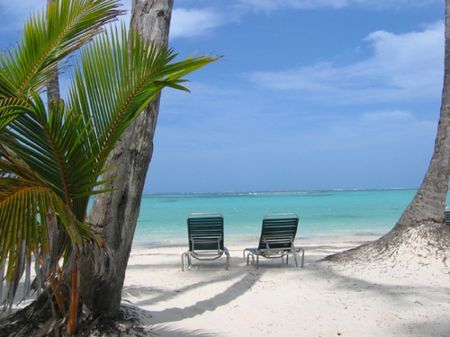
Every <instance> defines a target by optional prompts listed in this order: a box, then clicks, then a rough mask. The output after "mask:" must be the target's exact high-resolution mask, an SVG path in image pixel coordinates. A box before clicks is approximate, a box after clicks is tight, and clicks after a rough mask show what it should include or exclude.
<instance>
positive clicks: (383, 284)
mask: <svg viewBox="0 0 450 337" xmlns="http://www.w3.org/2000/svg"><path fill="white" fill-rule="evenodd" d="M370 239H374V238H373V237H346V238H343V237H340V238H323V239H308V240H300V242H298V244H301V245H302V246H303V247H304V248H305V249H306V256H305V266H304V268H296V267H295V266H294V265H293V264H292V263H291V264H290V265H283V264H281V263H280V261H279V260H264V259H263V260H262V262H261V265H260V269H259V270H256V269H255V267H254V266H246V263H245V261H244V260H243V258H242V249H243V248H245V247H248V246H249V245H248V244H245V243H242V244H239V245H228V248H229V250H230V253H231V268H230V270H228V271H227V270H225V268H224V267H225V264H224V259H221V260H218V261H215V262H210V263H207V262H206V263H205V262H197V263H195V265H194V267H193V268H192V269H191V270H189V271H185V272H182V271H181V268H180V254H181V253H182V252H183V251H184V250H185V249H186V247H181V246H177V247H159V248H148V249H147V248H135V249H133V251H132V254H131V257H130V261H129V265H128V269H127V276H126V280H125V288H124V291H123V304H124V305H134V306H137V307H139V308H140V309H142V310H139V311H138V312H139V315H140V316H141V317H140V319H141V321H143V322H144V326H145V330H148V331H153V332H155V333H158V334H159V335H160V336H224V337H238V336H284V337H290V336H292V337H294V336H295V337H298V336H323V337H325V336H355V337H356V336H368V337H371V336H380V337H381V336H383V337H389V336H429V337H435V336H436V337H437V336H449V335H450V320H449V319H448V318H449V317H450V282H449V281H450V274H449V270H448V268H440V267H438V266H436V265H428V266H427V265H422V266H417V265H411V267H410V268H406V269H402V270H399V269H395V270H393V269H391V270H389V269H384V270H383V269H382V268H373V269H365V270H357V269H355V268H352V269H348V268H345V267H336V266H331V265H329V264H328V263H323V262H320V263H319V262H318V261H319V260H320V259H321V258H322V257H324V256H326V255H328V254H331V253H333V252H337V251H341V250H344V249H348V248H351V247H354V246H356V245H358V244H360V243H362V242H364V241H366V240H370ZM250 246H251V245H250Z"/></svg>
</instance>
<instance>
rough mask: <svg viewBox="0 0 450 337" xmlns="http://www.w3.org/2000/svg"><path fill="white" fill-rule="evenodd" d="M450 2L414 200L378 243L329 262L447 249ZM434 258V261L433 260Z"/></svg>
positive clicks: (435, 253) (438, 253)
mask: <svg viewBox="0 0 450 337" xmlns="http://www.w3.org/2000/svg"><path fill="white" fill-rule="evenodd" d="M449 16H450V0H446V2H445V60H444V86H443V90H442V103H441V111H440V116H439V124H438V129H437V135H436V140H435V145H434V152H433V156H432V159H431V162H430V165H429V168H428V171H427V173H426V175H425V178H424V180H423V182H422V185H421V186H420V188H419V190H418V191H417V193H416V195H415V197H414V199H413V200H412V201H411V203H410V204H409V205H408V207H407V208H406V210H405V211H404V213H403V214H402V216H401V217H400V219H399V221H398V222H397V224H396V225H395V227H394V228H393V229H392V230H391V231H390V232H389V233H387V234H386V235H384V236H383V237H381V238H380V239H379V240H377V241H374V242H371V243H369V244H366V245H363V246H360V247H357V248H355V249H352V250H349V251H346V252H343V253H339V254H336V255H331V256H328V257H326V258H325V259H326V260H330V261H355V260H360V261H362V262H364V263H366V262H367V261H370V260H374V261H380V259H382V258H383V257H386V258H387V257H392V256H393V255H395V254H397V252H398V251H399V249H400V247H402V248H406V249H407V250H408V251H410V252H411V253H413V254H415V255H416V256H419V255H420V256H421V257H426V256H429V257H432V258H436V257H437V258H438V259H442V260H443V262H444V263H445V259H446V258H447V255H446V254H448V252H449V249H450V226H446V225H445V213H444V212H445V205H446V199H447V192H448V180H449V174H450V17H449ZM433 256H434V257H433Z"/></svg>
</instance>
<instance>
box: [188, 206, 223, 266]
mask: <svg viewBox="0 0 450 337" xmlns="http://www.w3.org/2000/svg"><path fill="white" fill-rule="evenodd" d="M187 230H188V240H189V250H187V251H186V252H184V253H183V254H181V270H182V271H184V270H185V266H186V265H187V267H188V268H191V267H192V258H194V259H197V260H207V261H212V260H217V259H218V258H220V257H221V256H222V255H223V254H225V255H226V269H228V268H229V265H230V254H229V252H228V249H227V248H226V247H225V246H224V244H223V241H224V238H223V237H224V231H223V216H222V214H218V213H192V214H190V215H189V217H188V218H187Z"/></svg>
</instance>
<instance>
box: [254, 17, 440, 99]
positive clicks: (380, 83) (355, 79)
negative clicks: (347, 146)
mask: <svg viewBox="0 0 450 337" xmlns="http://www.w3.org/2000/svg"><path fill="white" fill-rule="evenodd" d="M366 41H367V42H368V43H370V44H371V46H372V48H373V54H372V56H370V57H369V58H367V59H365V60H363V61H359V62H356V63H353V64H350V65H344V66H338V65H335V64H333V63H332V62H326V63H317V64H314V65H310V66H305V67H301V68H296V69H288V70H284V71H275V72H264V71H262V72H255V73H252V74H250V75H249V78H250V80H251V81H252V82H254V83H256V84H258V85H259V86H261V87H264V88H269V89H275V90H293V91H296V92H298V93H299V94H300V95H302V94H303V95H305V96H307V97H309V98H311V99H323V98H326V97H328V98H332V99H336V100H337V102H339V103H349V102H350V103H355V102H377V101H392V100H399V99H408V100H429V99H430V98H431V99H434V98H436V97H439V95H440V93H441V88H442V79H443V55H444V25H443V23H442V22H439V23H435V24H433V25H431V26H429V27H427V28H426V29H425V30H424V31H420V32H410V33H406V34H398V35H397V34H393V33H389V32H386V31H377V32H374V33H371V34H370V35H369V36H368V37H367V38H366Z"/></svg>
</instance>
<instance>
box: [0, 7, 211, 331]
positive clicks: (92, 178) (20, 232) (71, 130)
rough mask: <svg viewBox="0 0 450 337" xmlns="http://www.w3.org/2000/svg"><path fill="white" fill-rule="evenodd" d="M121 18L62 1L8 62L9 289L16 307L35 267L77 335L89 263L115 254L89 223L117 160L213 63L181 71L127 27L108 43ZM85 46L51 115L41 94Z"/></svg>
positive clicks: (0, 110)
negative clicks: (86, 259)
mask: <svg viewBox="0 0 450 337" xmlns="http://www.w3.org/2000/svg"><path fill="white" fill-rule="evenodd" d="M120 13H121V11H120V9H119V7H118V3H117V1H115V0H56V1H54V2H51V3H49V4H48V5H47V9H46V11H43V12H42V13H39V14H35V15H33V16H32V17H31V18H30V19H29V20H28V21H27V23H26V25H25V28H24V35H23V38H22V41H21V42H20V43H19V44H18V46H17V47H16V48H15V49H14V50H12V51H9V52H7V53H6V54H4V55H2V56H1V59H0V276H1V279H2V282H0V283H1V284H3V281H5V282H6V284H7V285H8V291H7V303H8V304H9V305H10V306H11V304H12V302H13V300H14V297H15V295H16V291H17V285H18V283H19V280H20V279H21V278H22V276H23V274H25V288H29V285H30V275H31V266H32V264H34V265H35V269H36V274H37V279H36V280H37V282H36V283H37V287H38V288H39V289H43V290H45V291H47V292H48V295H49V296H50V297H51V298H52V299H53V300H54V303H56V309H57V311H58V313H59V314H61V315H63V316H65V317H66V318H67V332H68V333H69V334H73V333H74V332H75V330H76V325H77V317H78V312H79V304H80V303H79V300H80V298H79V279H80V272H79V268H80V265H79V261H80V258H81V257H82V256H83V255H84V254H85V253H86V252H88V251H92V250H97V251H98V252H99V253H100V254H98V255H94V256H100V255H102V254H107V251H106V250H105V249H104V247H103V243H102V240H101V239H100V238H99V236H98V235H97V234H96V233H95V232H94V230H93V228H92V227H91V226H90V224H89V223H87V221H86V218H87V209H88V203H89V198H90V197H92V196H93V195H95V194H99V193H102V192H104V188H103V186H104V185H105V183H106V182H108V180H106V179H103V178H102V174H104V173H105V172H106V171H107V170H108V168H105V167H104V164H105V162H106V159H107V157H108V155H109V153H110V152H111V150H112V149H113V147H114V145H115V143H116V142H117V141H118V140H119V138H120V136H121V135H122V134H123V132H124V131H125V130H126V128H127V127H128V126H129V125H130V124H131V123H132V122H133V121H134V120H135V119H136V118H137V117H138V116H139V114H140V113H141V112H142V111H143V109H144V108H145V107H146V106H147V105H148V104H149V103H150V102H151V101H152V100H153V99H154V97H155V96H156V95H157V94H158V93H159V92H160V91H161V89H162V88H164V87H172V88H175V89H180V90H187V89H186V88H185V87H183V86H182V83H183V82H184V80H183V79H182V77H183V76H184V75H186V74H188V73H190V72H192V71H195V70H196V69H198V68H200V67H202V66H204V65H206V64H207V63H209V62H211V61H213V59H212V58H208V57H198V58H191V59H186V60H183V61H178V62H175V61H174V58H175V57H176V54H174V53H173V51H171V50H167V49H164V48H158V47H156V46H153V45H152V44H150V43H148V42H145V41H144V40H143V39H142V38H141V37H140V36H139V34H138V33H136V32H134V31H130V32H129V33H128V32H127V31H126V29H125V28H124V26H122V27H121V28H111V29H109V30H108V31H106V32H103V33H101V34H99V33H100V32H101V31H102V27H103V25H104V24H105V23H108V22H110V21H112V20H114V19H115V18H116V16H117V15H118V14H120ZM94 36H95V38H93V37H94ZM87 42H89V43H87ZM83 45H85V46H84V47H83V48H82V49H81V53H80V56H79V58H80V60H79V62H78V63H77V64H76V66H75V69H74V72H73V79H72V81H71V85H70V89H69V93H68V97H67V99H66V101H62V100H54V101H52V102H50V105H49V107H47V105H46V104H45V101H44V100H43V98H42V97H41V92H42V90H43V88H44V87H45V86H46V84H47V83H48V81H49V80H50V79H51V78H52V77H53V76H54V71H55V68H56V66H57V63H58V61H60V60H62V59H63V58H64V57H66V56H67V55H69V54H70V53H72V52H73V51H75V50H77V49H78V48H80V47H82V46H83ZM55 235H57V236H58V237H55ZM96 265H97V266H101V265H102V264H101V263H98V264H94V266H96ZM93 272H94V271H93ZM3 275H4V277H3Z"/></svg>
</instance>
